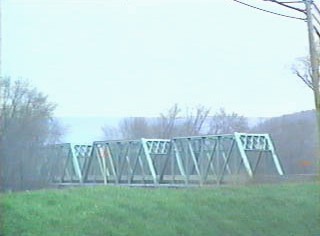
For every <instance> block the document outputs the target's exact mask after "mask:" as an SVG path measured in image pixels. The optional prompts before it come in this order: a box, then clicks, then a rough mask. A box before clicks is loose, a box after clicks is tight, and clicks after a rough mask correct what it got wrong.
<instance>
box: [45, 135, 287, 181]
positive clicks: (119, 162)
mask: <svg viewBox="0 0 320 236" xmlns="http://www.w3.org/2000/svg"><path fill="white" fill-rule="evenodd" d="M46 153H47V155H46V156H47V163H48V165H49V166H50V179H51V181H52V182H53V183H58V184H68V183H70V184H75V183H78V184H98V183H99V184H105V185H107V184H119V185H120V184H125V185H159V186H160V185H191V184H193V185H206V184H218V185H219V184H223V183H229V182H233V181H237V180H239V179H250V178H253V177H255V176H256V175H268V176H282V175H284V172H283V169H282V166H281V164H280V161H279V158H278V157H277V155H276V152H275V149H274V146H273V144H272V140H271V138H270V136H269V135H268V134H246V133H234V134H230V135H206V136H193V137H177V138H172V139H170V140H169V139H143V138H142V139H138V140H113V141H97V142H94V143H93V144H92V145H75V146H71V144H58V145H54V146H51V147H50V148H48V150H46Z"/></svg>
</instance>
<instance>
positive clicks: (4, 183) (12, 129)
mask: <svg viewBox="0 0 320 236" xmlns="http://www.w3.org/2000/svg"><path fill="white" fill-rule="evenodd" d="M0 98H1V103H0V190H22V189H32V188H39V187H41V186H46V185H47V184H48V183H47V181H48V170H47V169H46V168H45V165H44V162H45V161H46V160H45V158H43V155H41V151H42V150H43V148H44V147H45V146H46V145H48V144H52V143H57V142H60V138H61V137H62V135H63V128H62V126H61V125H60V124H59V123H58V122H57V121H56V120H55V119H54V116H53V112H54V110H55V108H56V105H55V104H54V103H51V102H50V101H49V100H48V97H47V96H46V95H44V94H43V93H41V92H39V91H38V90H37V89H36V88H35V87H33V86H32V85H30V84H29V83H28V82H27V81H24V80H12V79H11V78H3V79H1V80H0Z"/></svg>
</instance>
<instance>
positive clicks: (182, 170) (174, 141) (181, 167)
mask: <svg viewBox="0 0 320 236" xmlns="http://www.w3.org/2000/svg"><path fill="white" fill-rule="evenodd" d="M176 142H177V140H176V139H173V140H172V145H173V147H174V148H173V152H174V157H175V159H176V161H177V164H178V168H179V171H180V174H181V175H182V176H183V178H184V181H185V184H188V182H189V180H188V177H187V175H186V172H185V170H184V168H183V164H182V160H181V156H180V152H179V149H178V146H177V143H176Z"/></svg>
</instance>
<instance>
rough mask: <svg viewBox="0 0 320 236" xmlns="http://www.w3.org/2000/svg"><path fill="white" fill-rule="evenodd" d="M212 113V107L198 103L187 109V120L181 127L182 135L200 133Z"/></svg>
mask: <svg viewBox="0 0 320 236" xmlns="http://www.w3.org/2000/svg"><path fill="white" fill-rule="evenodd" d="M209 113H210V108H207V107H205V106H201V105H198V106H197V107H195V108H193V109H187V110H186V116H185V121H184V122H183V124H182V125H181V127H180V130H181V131H180V135H188V136H189V135H191V136H194V135H200V134H201V133H202V131H203V127H204V124H205V122H206V120H207V118H208V115H209Z"/></svg>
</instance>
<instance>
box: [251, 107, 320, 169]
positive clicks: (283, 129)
mask: <svg viewBox="0 0 320 236" xmlns="http://www.w3.org/2000/svg"><path fill="white" fill-rule="evenodd" d="M316 130H317V127H316V117H315V111H313V110H309V111H302V112H297V113H293V114H289V115H284V116H280V117H275V118H271V119H268V120H266V121H265V122H262V123H261V124H259V125H257V126H256V127H254V128H253V132H266V133H269V134H271V136H272V138H273V140H274V143H275V146H276V148H277V152H278V155H279V156H280V158H281V160H282V162H283V165H284V169H285V170H286V172H287V173H289V174H307V173H316V172H317V169H318V167H317V161H316V160H317V158H316V156H317V155H316V150H317V142H316V140H317V138H316V137H317V136H316Z"/></svg>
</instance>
